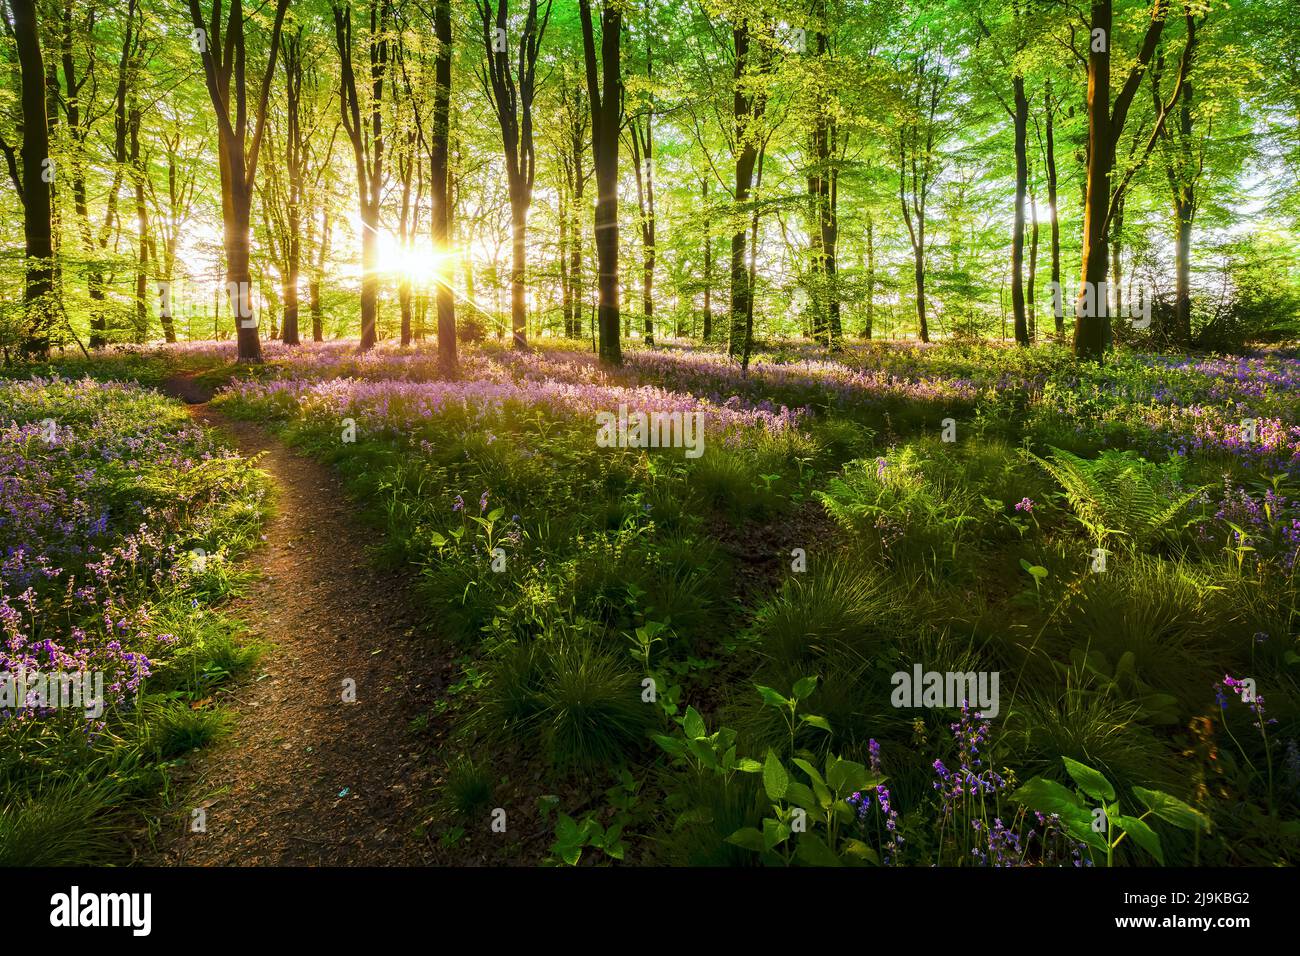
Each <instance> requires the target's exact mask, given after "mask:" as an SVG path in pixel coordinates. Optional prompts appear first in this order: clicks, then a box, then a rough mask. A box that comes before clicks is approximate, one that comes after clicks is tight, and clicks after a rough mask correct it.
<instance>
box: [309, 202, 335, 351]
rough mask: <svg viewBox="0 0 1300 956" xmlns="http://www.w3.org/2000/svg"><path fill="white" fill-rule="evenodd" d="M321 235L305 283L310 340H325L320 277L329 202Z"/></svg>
mask: <svg viewBox="0 0 1300 956" xmlns="http://www.w3.org/2000/svg"><path fill="white" fill-rule="evenodd" d="M322 219H323V221H322V223H321V237H320V245H319V246H318V247H317V249H316V261H315V263H313V265H312V270H311V279H310V280H309V281H308V283H307V297H308V300H309V302H310V305H309V308H310V309H311V340H312V341H313V342H323V341H325V308H324V305H323V304H322V302H321V294H320V293H321V288H320V286H321V277H322V276H323V275H324V274H325V259H326V257H327V256H328V255H329V247H330V227H331V225H332V221H331V219H330V211H329V204H328V203H326V204H325V207H324V209H323V210H322Z"/></svg>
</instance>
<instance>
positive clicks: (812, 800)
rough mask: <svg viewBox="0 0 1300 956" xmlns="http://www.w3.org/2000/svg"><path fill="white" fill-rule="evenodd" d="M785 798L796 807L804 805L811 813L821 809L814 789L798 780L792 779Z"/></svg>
mask: <svg viewBox="0 0 1300 956" xmlns="http://www.w3.org/2000/svg"><path fill="white" fill-rule="evenodd" d="M785 799H786V800H787V801H789V802H790V803H793V804H794V805H795V806H796V807H803V808H804V809H805V810H807V811H808V812H809V813H816V812H817V811H818V810H820V809H821V807H820V805H819V804H818V802H817V798H816V797H815V796H813V792H812V790H810V789H809V788H808V787H807V786H805V785H804V784H802V783H799V782H798V781H797V780H791V781H790V783H789V785H788V786H787V787H786V790H785Z"/></svg>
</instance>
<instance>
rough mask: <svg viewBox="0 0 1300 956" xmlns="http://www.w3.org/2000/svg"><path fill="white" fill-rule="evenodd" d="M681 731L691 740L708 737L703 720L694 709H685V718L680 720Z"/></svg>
mask: <svg viewBox="0 0 1300 956" xmlns="http://www.w3.org/2000/svg"><path fill="white" fill-rule="evenodd" d="M682 730H683V731H685V732H686V736H687V737H690V738H692V739H694V738H696V737H707V736H708V730H706V729H705V726H704V718H703V717H701V716H700V712H699V711H698V710H696V709H695V708H694V707H687V708H686V716H685V717H684V718H683V719H682Z"/></svg>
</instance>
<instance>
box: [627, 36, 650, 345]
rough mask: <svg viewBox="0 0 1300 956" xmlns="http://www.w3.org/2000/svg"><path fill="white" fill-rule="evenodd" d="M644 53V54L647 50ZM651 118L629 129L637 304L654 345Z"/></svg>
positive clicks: (634, 121)
mask: <svg viewBox="0 0 1300 956" xmlns="http://www.w3.org/2000/svg"><path fill="white" fill-rule="evenodd" d="M647 55H648V53H647ZM652 123H653V118H652V117H651V116H647V117H645V128H644V129H642V128H641V122H640V121H639V120H637V119H635V118H634V119H633V120H632V122H631V124H630V129H629V132H630V133H631V137H632V162H633V166H634V168H635V171H636V198H637V208H638V211H639V212H640V214H641V250H642V260H641V307H642V311H643V313H644V315H645V342H646V345H654V341H655V329H654V311H655V306H654V282H655V252H656V248H655V184H654V131H653V129H654V128H653V126H652V125H651V124H652Z"/></svg>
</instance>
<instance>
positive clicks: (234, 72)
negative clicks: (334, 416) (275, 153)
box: [189, 0, 289, 362]
mask: <svg viewBox="0 0 1300 956" xmlns="http://www.w3.org/2000/svg"><path fill="white" fill-rule="evenodd" d="M288 6H289V0H276V6H275V22H274V25H273V26H272V28H271V40H270V45H269V51H270V52H269V54H268V56H267V64H266V70H265V71H264V72H263V74H262V82H261V86H260V87H259V91H258V94H257V97H256V99H255V100H254V108H253V110H252V114H251V116H250V112H249V108H248V106H249V102H248V89H247V84H246V83H245V76H246V71H247V63H248V46H247V37H246V35H245V29H244V28H245V22H246V21H245V18H244V11H243V3H242V0H231V4H230V12H229V14H228V15H227V17H226V25H225V36H224V38H223V36H222V33H221V0H212V17H211V19H210V20H209V21H208V23H207V24H206V25H205V24H204V21H203V11H202V9H201V8H200V0H189V7H190V18H191V20H192V21H193V24H194V30H195V34H194V40H195V45H196V46H198V48H199V53H200V55H201V57H202V59H203V76H204V80H205V82H206V84H207V88H208V96H209V98H210V99H211V100H212V108H213V111H214V112H215V113H216V118H217V152H218V158H219V163H220V168H221V218H222V224H223V226H224V228H225V253H226V288H227V290H228V292H229V294H230V299H231V311H232V312H233V313H234V315H235V318H236V324H237V331H236V335H237V337H238V346H237V354H238V357H239V361H241V362H260V361H262V345H261V342H260V341H259V339H258V336H257V319H256V317H255V316H254V315H253V308H252V291H251V286H252V275H251V274H250V272H249V246H250V242H249V240H250V236H251V231H252V203H253V184H254V182H255V179H256V175H257V158H258V154H259V152H260V151H261V148H262V137H263V135H264V134H265V131H266V107H267V99H268V98H269V97H270V95H271V81H272V79H273V78H274V77H275V61H276V57H277V55H278V53H279V50H280V31H281V28H282V27H283V25H284V14H285V10H287V9H288ZM232 97H233V103H234V116H233V117H232V116H231V110H230V107H231V102H232ZM250 119H251V120H252V122H253V135H252V140H251V141H250V140H249V139H248V126H247V124H248V121H249V120H250Z"/></svg>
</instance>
